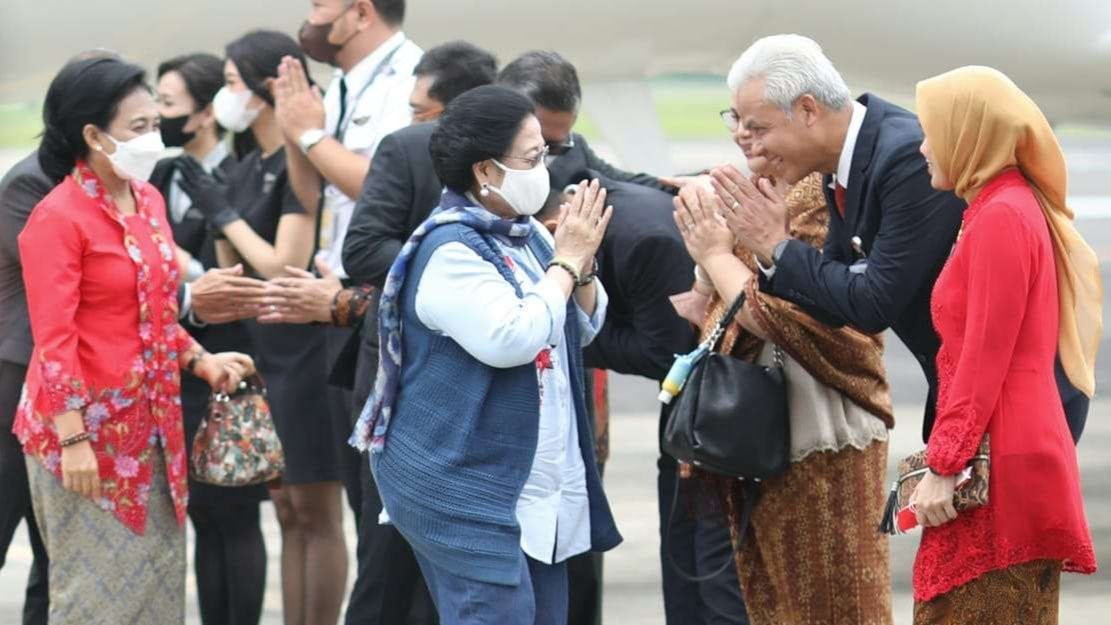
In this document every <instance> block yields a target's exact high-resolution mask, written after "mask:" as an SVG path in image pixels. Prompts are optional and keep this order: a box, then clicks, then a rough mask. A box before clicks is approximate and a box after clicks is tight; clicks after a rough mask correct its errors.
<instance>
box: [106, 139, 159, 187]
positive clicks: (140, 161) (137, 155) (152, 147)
mask: <svg viewBox="0 0 1111 625" xmlns="http://www.w3.org/2000/svg"><path fill="white" fill-rule="evenodd" d="M104 136H106V137H108V138H109V139H111V140H112V143H114V144H116V151H115V152H113V153H111V154H108V153H107V152H105V153H104V155H105V156H107V157H108V161H109V162H111V163H112V169H113V170H114V171H115V172H116V175H117V176H119V177H120V178H123V179H124V180H143V181H146V180H149V179H150V175H151V172H153V171H154V166H155V165H157V164H158V159H160V158H162V152H164V151H165V150H166V146H164V145H162V135H161V134H159V133H158V132H148V133H144V134H141V135H139V136H138V137H135V138H133V139H129V140H127V141H117V140H116V138H115V137H113V136H112V135H110V134H108V133H104Z"/></svg>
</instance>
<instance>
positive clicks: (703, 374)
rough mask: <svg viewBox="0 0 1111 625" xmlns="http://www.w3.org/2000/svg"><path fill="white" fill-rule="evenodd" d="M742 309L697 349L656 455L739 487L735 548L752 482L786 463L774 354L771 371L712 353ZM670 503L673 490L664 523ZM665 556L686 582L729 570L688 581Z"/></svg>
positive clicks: (753, 497)
mask: <svg viewBox="0 0 1111 625" xmlns="http://www.w3.org/2000/svg"><path fill="white" fill-rule="evenodd" d="M744 302H745V293H744V291H742V292H741V294H740V295H738V296H737V299H736V300H735V301H734V302H733V305H732V306H730V307H729V309H728V310H727V311H726V312H725V314H724V315H723V316H722V318H721V320H720V321H718V324H717V327H715V328H714V331H713V333H712V334H711V335H710V336H709V337H708V338H707V339H706V340H705V341H704V342H703V343H702V345H701V346H700V347H701V348H703V349H705V351H706V352H707V353H706V355H705V356H703V357H702V358H701V359H700V360H699V361H698V362H697V363H695V365H694V366H693V368H692V369H691V373H690V376H689V377H688V378H687V381H686V384H684V385H683V387H682V389H681V390H680V391H679V394H678V396H677V397H676V398H675V402H674V404H673V405H672V408H671V412H670V414H669V415H668V419H667V425H666V426H665V428H664V435H663V441H662V443H663V449H664V451H665V452H667V453H668V455H670V456H672V457H674V458H675V459H676V460H679V461H681V462H685V463H688V464H691V465H693V466H695V467H698V468H699V469H703V470H706V471H710V472H712V473H717V474H720V475H725V476H729V477H734V478H738V479H740V480H743V481H744V505H743V507H742V510H741V519H740V526H741V527H740V531H739V532H738V543H740V542H743V541H744V538H745V534H746V532H747V530H748V524H749V521H750V519H751V517H752V510H753V508H754V507H755V506H756V501H757V500H758V499H759V496H760V481H761V480H764V479H767V478H770V477H776V476H778V475H782V474H783V473H784V472H785V471H786V470H787V466H788V465H789V464H790V461H791V424H790V419H789V418H788V414H787V388H786V385H785V383H784V378H783V353H782V351H780V349H779V347H778V346H774V350H775V352H774V353H775V365H774V366H771V367H764V366H761V365H757V364H753V363H749V362H745V361H743V360H740V359H739V358H734V357H732V356H730V355H728V354H718V353H715V352H714V349H715V348H716V347H717V344H718V341H720V340H721V337H722V335H723V334H725V329H726V328H728V327H729V324H730V323H732V322H733V318H734V317H735V316H736V315H737V312H738V311H739V310H740V309H741V306H743V305H744ZM678 500H679V487H678V485H677V486H676V488H675V497H674V500H673V501H672V509H671V517H670V519H671V520H673V519H674V518H675V514H676V512H677V508H678ZM668 525H669V527H668V531H667V534H666V535H665V536H670V534H671V531H670V529H671V528H670V520H669V524H668ZM665 549H666V550H667V555H668V559H669V560H670V563H671V565H672V567H673V568H674V569H675V570H676V572H677V573H678V574H679V575H680V576H681V577H684V578H686V579H688V580H690V581H697V582H701V581H706V580H709V579H711V578H713V577H716V576H717V575H719V574H721V573H722V572H724V571H725V570H726V569H727V568H729V567H730V566H733V560H732V558H730V559H729V560H728V561H727V562H726V563H725V564H724V565H723V566H722V568H721V569H719V570H718V571H715V572H713V573H711V574H709V575H705V576H702V577H694V576H691V575H689V574H687V573H685V572H683V571H682V570H681V569H679V567H678V565H677V564H676V563H675V560H674V557H673V555H672V553H671V550H670V549H667V547H666V546H665Z"/></svg>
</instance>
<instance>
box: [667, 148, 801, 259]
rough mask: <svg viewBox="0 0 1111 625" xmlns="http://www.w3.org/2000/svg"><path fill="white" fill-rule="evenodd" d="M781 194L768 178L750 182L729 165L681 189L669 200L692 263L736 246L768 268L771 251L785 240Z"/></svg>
mask: <svg viewBox="0 0 1111 625" xmlns="http://www.w3.org/2000/svg"><path fill="white" fill-rule="evenodd" d="M786 195H787V189H786V187H785V185H782V184H780V185H776V184H774V183H773V182H772V181H771V180H770V179H768V178H759V179H757V180H756V181H755V182H753V181H752V180H750V179H749V178H747V177H746V176H745V175H744V174H743V173H741V171H740V170H739V169H737V168H736V167H735V166H733V165H723V166H720V167H716V168H714V169H713V170H712V171H711V173H710V174H709V175H708V176H701V177H700V178H699V179H698V180H696V181H692V182H690V183H689V184H686V185H684V186H683V187H681V188H680V190H679V195H677V196H676V197H675V200H674V204H675V215H674V217H675V224H676V225H677V226H678V227H679V232H680V233H682V235H683V240H684V242H685V243H686V245H687V251H688V252H689V253H690V255H691V258H693V259H694V261H695V262H696V263H698V264H700V265H701V264H702V261H703V260H705V259H706V258H709V257H711V256H713V255H715V254H730V255H732V254H733V249H734V247H735V246H736V245H737V244H739V245H741V246H742V247H744V248H745V249H748V250H750V251H752V252H753V253H755V254H756V256H757V257H758V258H759V259H760V262H761V263H762V264H763V265H764V266H771V265H772V264H773V263H772V251H773V250H774V249H775V246H776V245H777V244H778V243H779V242H780V241H783V240H784V239H787V238H790V226H789V215H788V211H787V200H786Z"/></svg>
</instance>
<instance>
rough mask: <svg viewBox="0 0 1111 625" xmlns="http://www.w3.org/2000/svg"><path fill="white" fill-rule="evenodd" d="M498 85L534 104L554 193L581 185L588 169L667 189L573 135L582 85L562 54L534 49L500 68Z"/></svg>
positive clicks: (576, 73)
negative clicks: (625, 168)
mask: <svg viewBox="0 0 1111 625" xmlns="http://www.w3.org/2000/svg"><path fill="white" fill-rule="evenodd" d="M498 84H499V85H502V86H505V87H509V88H510V89H513V90H515V91H519V92H521V93H523V94H524V95H527V96H528V97H529V98H530V99H531V100H532V101H533V102H534V103H535V104H536V117H537V119H539V120H540V129H541V132H542V133H543V135H544V141H545V142H546V143H547V145H548V158H547V160H546V163H547V165H548V174H549V175H550V177H551V179H552V188H553V189H556V190H559V189H562V188H563V187H565V186H567V185H569V184H573V183H577V182H579V180H576V179H575V175H576V174H579V173H581V172H583V171H585V170H588V169H589V170H591V171H594V172H597V173H598V174H599V175H601V176H604V177H606V178H608V179H610V180H614V181H618V182H631V183H633V184H639V185H644V186H648V187H652V188H655V189H665V185H664V184H663V183H662V182H660V180H659V179H658V178H656V177H655V176H652V175H650V174H644V173H631V172H626V171H622V170H620V169H618V168H616V167H614V166H613V165H610V164H609V163H607V162H605V161H604V160H602V159H601V158H599V157H598V155H597V154H595V153H594V151H593V150H591V149H590V145H589V144H587V142H586V139H585V138H583V136H582V135H580V134H579V133H577V132H574V130H573V129H574V126H575V122H576V121H577V120H578V117H579V105H580V104H581V103H582V87H581V86H580V85H579V75H578V72H576V71H575V66H574V65H572V64H571V63H570V62H568V61H567V60H566V59H564V58H563V57H562V56H560V55H559V54H558V53H556V52H549V51H539V50H534V51H532V52H526V53H524V54H522V55H521V56H519V57H517V58H516V59H515V60H514V61H513V62H512V63H510V64H508V65H506V66H505V67H504V68H502V70H501V72H500V73H499V74H498Z"/></svg>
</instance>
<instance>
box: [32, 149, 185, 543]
mask: <svg viewBox="0 0 1111 625" xmlns="http://www.w3.org/2000/svg"><path fill="white" fill-rule="evenodd" d="M131 191H132V194H133V195H134V197H135V204H136V214H134V215H123V214H121V213H120V212H119V211H118V210H117V208H116V206H115V203H114V202H113V201H112V199H111V197H110V196H109V195H107V193H106V192H105V190H104V187H103V185H102V184H101V182H100V180H99V179H97V177H96V175H95V174H94V173H93V171H92V170H91V169H89V168H88V166H87V165H85V164H84V163H78V165H77V168H76V170H75V172H74V173H73V174H72V175H70V176H67V177H66V179H65V180H64V181H62V183H61V184H59V185H58V186H57V187H56V188H55V189H54V190H53V191H51V192H50V194H48V195H47V196H46V197H45V198H44V199H43V200H42V202H40V203H39V205H38V206H36V207H35V210H34V212H32V214H31V217H30V219H29V220H28V221H27V226H26V227H25V229H24V230H23V232H22V233H21V234H20V236H19V249H20V255H21V256H22V258H23V259H24V262H23V277H24V281H25V283H26V285H27V304H28V309H29V311H30V316H31V331H32V334H33V335H34V339H35V351H34V354H33V356H32V362H31V365H30V366H29V367H28V370H27V380H26V389H25V390H26V392H25V395H24V398H23V400H22V401H21V403H20V406H19V411H18V413H17V415H16V421H15V426H14V428H13V431H14V432H15V434H16V435H17V436H18V437H19V439H20V441H21V442H22V443H23V449H24V451H25V452H26V453H27V454H28V455H30V456H33V457H34V458H36V459H37V460H38V461H40V462H42V463H43V465H44V466H45V467H46V468H47V469H49V470H50V471H51V472H53V473H54V474H55V475H58V476H59V479H60V475H61V467H60V457H61V449H60V447H59V446H58V435H57V432H56V430H55V426H54V418H55V417H56V416H57V415H59V414H61V413H63V412H66V411H70V410H80V411H82V412H83V415H84V420H85V429H86V430H87V431H88V432H89V434H90V442H91V444H92V447H93V450H94V451H95V453H96V456H97V460H98V461H99V469H100V480H101V498H100V501H99V502H98V503H99V505H100V506H101V507H102V508H104V509H105V510H109V511H111V512H112V513H113V514H115V516H116V517H117V518H119V520H120V521H121V522H122V523H123V524H124V525H126V526H127V527H129V528H130V529H131V530H133V531H134V532H136V533H139V534H141V533H143V529H144V527H145V525H146V517H147V500H148V498H149V495H150V482H151V461H152V457H153V453H152V451H153V446H154V445H161V446H162V448H163V449H164V452H165V458H166V473H167V477H168V479H169V484H170V491H171V495H172V496H173V500H174V508H175V512H176V513H177V518H178V522H179V523H183V522H184V519H185V506H186V500H187V485H186V475H187V470H186V459H185V440H184V434H183V432H182V422H181V379H180V371H181V366H182V363H185V362H188V359H189V358H190V357H191V355H192V354H194V353H195V352H196V350H199V349H200V346H199V345H197V343H196V342H195V341H194V340H193V338H192V337H190V336H189V334H188V333H186V332H185V330H184V329H183V328H182V327H181V326H180V325H179V324H178V321H177V320H178V303H177V288H178V270H177V262H176V259H175V255H174V244H173V235H172V234H171V231H170V227H169V224H168V223H167V221H166V207H165V204H164V202H163V200H162V196H161V195H160V194H159V193H158V191H157V190H156V189H155V188H154V187H152V186H150V185H149V184H147V183H145V182H132V183H131Z"/></svg>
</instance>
